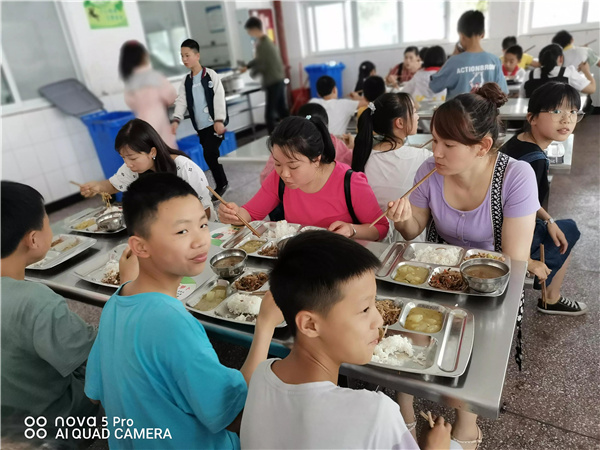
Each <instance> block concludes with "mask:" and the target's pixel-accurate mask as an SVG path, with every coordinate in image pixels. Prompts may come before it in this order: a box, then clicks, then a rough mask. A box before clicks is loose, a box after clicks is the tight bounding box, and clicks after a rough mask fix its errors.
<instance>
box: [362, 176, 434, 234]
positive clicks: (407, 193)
mask: <svg viewBox="0 0 600 450" xmlns="http://www.w3.org/2000/svg"><path fill="white" fill-rule="evenodd" d="M436 170H437V169H436V168H435V167H434V168H433V169H431V172H429V173H428V174H427V175H425V176H424V177H423V179H422V180H421V181H419V182H418V183H417V184H415V185H414V186H413V187H412V188H410V189H409V190H408V192H406V194H404V195H403V196H402V197H401V199H403V198H406V197H408V196H409V195H410V194H412V193H413V191H414V190H415V189H417V188H418V187H419V186H421V184H423V182H424V181H425V180H426V179H427V178H429V177H430V176H431V175H433V173H434V172H435V171H436ZM389 210H390V208H388V209H386V210H385V212H384V213H383V214H382V215H380V216H379V217H378V218H377V219H375V220H374V221H373V223H371V225H369V228H370V227H374V226H375V224H376V223H377V222H379V221H380V220H381V219H382V218H383V217H384V216H385V215H386V214H387V213H388V211H389Z"/></svg>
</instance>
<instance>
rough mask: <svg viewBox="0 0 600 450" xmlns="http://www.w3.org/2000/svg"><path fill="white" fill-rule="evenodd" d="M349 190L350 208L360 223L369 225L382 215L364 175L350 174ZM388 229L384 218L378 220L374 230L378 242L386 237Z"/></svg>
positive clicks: (387, 223)
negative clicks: (376, 233)
mask: <svg viewBox="0 0 600 450" xmlns="http://www.w3.org/2000/svg"><path fill="white" fill-rule="evenodd" d="M350 190H351V192H352V206H353V207H354V212H355V213H356V218H357V219H358V220H359V222H360V223H362V224H364V223H368V224H370V223H372V222H373V221H374V220H375V219H377V218H378V217H379V216H381V215H382V214H383V211H382V210H381V208H380V207H379V204H378V203H377V198H376V197H375V194H374V193H373V189H371V186H369V182H368V181H367V176H366V175H365V174H364V173H362V172H354V173H353V174H352V179H351V181H350ZM389 227H390V224H389V222H388V220H387V219H386V218H385V217H382V218H381V219H379V221H378V222H377V223H376V224H375V228H377V231H379V240H381V239H383V238H385V237H386V235H387V232H388V229H389Z"/></svg>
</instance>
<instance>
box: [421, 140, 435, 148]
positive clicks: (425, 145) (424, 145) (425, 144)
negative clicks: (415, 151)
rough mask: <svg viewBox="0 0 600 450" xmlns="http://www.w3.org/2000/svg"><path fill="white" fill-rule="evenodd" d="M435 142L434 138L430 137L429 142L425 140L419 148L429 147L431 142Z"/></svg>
mask: <svg viewBox="0 0 600 450" xmlns="http://www.w3.org/2000/svg"><path fill="white" fill-rule="evenodd" d="M432 142H433V138H431V139H429V140H428V141H427V142H425V143H424V144H423V145H419V148H423V147H427V146H428V145H429V144H431V143H432Z"/></svg>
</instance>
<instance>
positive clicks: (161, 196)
mask: <svg viewBox="0 0 600 450" xmlns="http://www.w3.org/2000/svg"><path fill="white" fill-rule="evenodd" d="M123 213H124V215H125V221H126V223H127V230H128V232H129V236H130V237H129V246H130V248H131V251H132V253H133V255H134V256H135V257H130V258H129V260H128V262H130V263H131V264H137V263H138V262H139V275H138V277H137V278H136V279H135V280H134V281H132V282H130V283H127V284H124V285H123V286H121V288H120V289H119V290H118V291H117V292H116V293H115V294H114V295H113V296H112V297H111V298H110V299H109V300H108V302H107V303H106V306H105V307H104V310H103V312H102V317H101V318H100V327H99V330H98V337H97V339H96V343H95V344H94V347H93V348H92V351H91V353H90V357H89V362H88V370H87V376H86V385H85V392H86V394H87V395H88V396H89V397H90V398H92V399H96V400H99V401H100V402H101V403H102V405H103V406H104V409H105V410H106V415H107V418H108V428H109V430H110V437H109V445H110V448H111V449H120V448H128V449H130V448H144V449H150V448H157V449H169V448H172V449H183V448H185V449H190V448H204V449H210V448H219V449H226V448H239V439H238V436H237V435H236V434H235V433H234V432H232V431H228V429H226V428H228V427H230V428H233V427H235V424H232V422H234V420H235V419H236V417H237V416H238V415H239V414H240V412H241V410H242V408H243V407H244V402H245V401H246V393H247V382H248V381H249V379H250V376H251V375H252V372H253V371H254V369H255V368H256V366H257V365H258V363H259V362H261V361H262V360H264V359H265V358H266V356H267V353H268V349H269V344H270V342H271V338H272V336H273V330H274V328H275V326H276V325H277V324H279V323H281V322H282V321H283V317H282V315H281V312H280V311H279V310H278V309H277V307H276V306H275V304H274V302H273V300H272V297H270V296H265V298H264V299H263V302H262V306H261V310H260V314H259V315H258V318H257V323H256V330H255V334H254V340H253V342H252V345H251V347H250V352H249V353H248V357H247V359H246V362H245V363H244V366H243V367H242V369H241V371H238V370H234V369H230V368H227V367H225V366H223V365H221V363H220V362H219V359H218V357H217V355H216V353H215V351H214V349H213V348H212V346H211V344H210V341H209V340H208V337H207V336H206V332H205V330H204V327H203V326H202V325H201V324H200V322H199V321H198V320H196V319H195V318H194V317H192V315H190V314H189V313H188V312H187V311H186V309H185V307H184V306H183V304H182V303H181V302H180V301H179V300H177V298H176V295H177V287H178V286H179V283H180V281H181V279H182V277H183V276H195V275H198V274H199V273H201V272H202V270H203V269H204V266H205V264H206V259H207V257H208V252H209V249H210V233H209V230H208V221H207V218H206V214H205V212H204V208H203V206H202V203H200V200H199V199H198V195H197V194H196V192H195V191H194V189H193V188H192V187H191V186H190V185H189V184H187V183H186V182H185V181H183V180H182V179H181V178H179V177H177V176H176V175H173V174H169V173H155V174H151V175H148V176H145V177H142V178H140V179H138V180H136V181H135V182H133V183H132V184H131V186H130V187H129V189H128V190H127V192H126V193H125V194H124V195H123ZM122 421H125V422H122ZM127 421H129V422H128V423H127ZM230 425H231V426H230ZM135 433H137V435H138V439H136V438H135ZM131 436H133V438H132V437H131ZM140 436H141V438H140Z"/></svg>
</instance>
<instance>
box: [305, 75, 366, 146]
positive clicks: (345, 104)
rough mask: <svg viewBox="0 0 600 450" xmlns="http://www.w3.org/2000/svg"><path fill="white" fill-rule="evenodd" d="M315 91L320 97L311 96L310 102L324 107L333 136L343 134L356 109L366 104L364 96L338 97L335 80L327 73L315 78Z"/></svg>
mask: <svg viewBox="0 0 600 450" xmlns="http://www.w3.org/2000/svg"><path fill="white" fill-rule="evenodd" d="M317 93H318V94H319V97H321V98H311V99H310V103H317V104H319V105H321V106H322V107H323V108H325V111H327V117H329V132H330V133H331V134H333V135H335V136H341V135H342V134H344V133H345V132H346V130H347V129H348V123H349V122H350V119H352V117H353V116H354V114H356V110H357V109H358V108H359V107H360V106H364V105H366V104H367V101H366V100H365V99H364V97H363V98H361V99H360V100H350V99H347V98H338V90H337V86H336V84H335V80H334V79H333V78H331V77H330V76H328V75H323V76H322V77H320V78H319V79H318V80H317Z"/></svg>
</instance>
